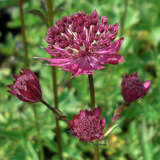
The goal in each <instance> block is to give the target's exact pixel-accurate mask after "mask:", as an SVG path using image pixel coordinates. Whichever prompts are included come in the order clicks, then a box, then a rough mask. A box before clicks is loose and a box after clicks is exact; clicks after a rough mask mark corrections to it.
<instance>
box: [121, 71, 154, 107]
mask: <svg viewBox="0 0 160 160" xmlns="http://www.w3.org/2000/svg"><path fill="white" fill-rule="evenodd" d="M150 83H151V82H150V81H149V80H148V81H145V82H144V83H142V82H141V81H140V79H139V77H138V76H137V73H135V74H132V75H130V76H128V77H127V74H126V73H125V75H124V77H123V80H122V84H121V88H122V96H123V99H124V101H125V103H126V104H128V103H131V102H134V101H136V100H137V99H138V98H141V97H143V96H144V95H145V94H147V92H148V91H149V88H150Z"/></svg>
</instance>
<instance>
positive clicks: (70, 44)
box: [41, 10, 123, 76]
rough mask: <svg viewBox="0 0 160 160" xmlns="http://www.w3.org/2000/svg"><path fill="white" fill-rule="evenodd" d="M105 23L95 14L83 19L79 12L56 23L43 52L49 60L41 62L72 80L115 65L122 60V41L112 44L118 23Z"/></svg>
mask: <svg viewBox="0 0 160 160" xmlns="http://www.w3.org/2000/svg"><path fill="white" fill-rule="evenodd" d="M107 23H108V19H107V18H106V17H104V16H102V17H101V22H99V17H98V14H97V12H96V10H94V11H93V12H92V13H90V14H88V15H86V14H85V12H78V13H75V14H73V15H70V16H69V17H62V20H60V21H58V20H57V21H56V26H53V27H51V28H50V29H49V30H48V33H47V36H46V41H47V43H48V47H47V48H46V49H45V50H46V52H48V53H49V54H50V55H51V56H52V58H51V59H48V58H41V59H43V60H46V61H48V62H49V63H50V65H52V66H57V67H62V68H63V70H65V71H68V72H71V73H72V75H73V76H79V75H81V74H92V73H93V71H94V70H99V69H102V68H104V67H105V64H107V63H108V64H118V63H119V62H123V57H122V56H120V55H117V54H116V53H117V52H118V51H119V49H120V47H121V44H122V40H123V38H120V39H119V40H116V41H114V40H115V38H116V36H117V32H118V23H116V24H115V25H112V24H109V25H108V24H107Z"/></svg>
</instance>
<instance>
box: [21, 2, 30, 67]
mask: <svg viewBox="0 0 160 160" xmlns="http://www.w3.org/2000/svg"><path fill="white" fill-rule="evenodd" d="M22 4H23V0H19V13H20V22H21V34H22V39H23V47H24V58H25V63H26V67H29V59H28V50H27V40H26V34H25V26H24V17H23V7H22Z"/></svg>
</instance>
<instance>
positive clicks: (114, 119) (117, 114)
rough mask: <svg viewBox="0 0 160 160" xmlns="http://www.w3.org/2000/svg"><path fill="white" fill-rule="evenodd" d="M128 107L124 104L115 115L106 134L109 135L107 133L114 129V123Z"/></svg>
mask: <svg viewBox="0 0 160 160" xmlns="http://www.w3.org/2000/svg"><path fill="white" fill-rule="evenodd" d="M126 105H127V104H126V103H124V104H123V105H122V106H121V108H120V109H119V110H118V112H117V113H116V114H114V115H113V118H112V120H111V123H110V124H109V125H108V127H107V129H106V131H105V132H104V134H105V133H107V131H108V130H109V129H110V128H111V127H112V125H113V123H114V122H115V121H116V120H117V119H118V118H119V116H120V115H121V113H122V111H123V110H124V108H125V106H126Z"/></svg>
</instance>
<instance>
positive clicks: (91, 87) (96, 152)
mask: <svg viewBox="0 0 160 160" xmlns="http://www.w3.org/2000/svg"><path fill="white" fill-rule="evenodd" d="M88 81H89V90H90V105H91V108H92V110H93V109H94V108H95V91H94V82H93V76H92V75H88ZM93 160H99V146H98V144H95V145H94V158H93Z"/></svg>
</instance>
